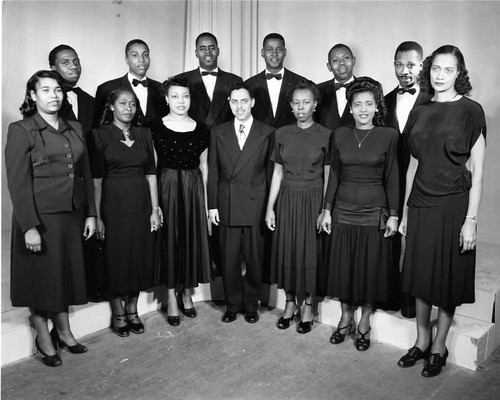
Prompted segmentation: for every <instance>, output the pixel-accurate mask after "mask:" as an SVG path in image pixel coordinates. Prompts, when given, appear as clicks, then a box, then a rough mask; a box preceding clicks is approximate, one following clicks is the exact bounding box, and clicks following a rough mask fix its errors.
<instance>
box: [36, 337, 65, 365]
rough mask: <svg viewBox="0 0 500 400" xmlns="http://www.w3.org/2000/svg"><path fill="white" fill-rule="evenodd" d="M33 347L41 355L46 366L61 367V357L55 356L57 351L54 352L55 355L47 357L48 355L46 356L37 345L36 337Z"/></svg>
mask: <svg viewBox="0 0 500 400" xmlns="http://www.w3.org/2000/svg"><path fill="white" fill-rule="evenodd" d="M35 346H36V349H37V350H38V352H39V353H40V354H41V355H42V361H43V363H44V364H45V365H46V366H48V367H59V366H60V365H62V361H61V357H59V354H57V351H56V354H54V355H53V356H49V355H48V354H46V353H45V352H44V351H43V350H42V348H41V347H40V345H39V344H38V335H37V336H36V338H35Z"/></svg>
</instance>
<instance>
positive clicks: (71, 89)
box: [66, 86, 82, 94]
mask: <svg viewBox="0 0 500 400" xmlns="http://www.w3.org/2000/svg"><path fill="white" fill-rule="evenodd" d="M81 91H82V89H80V88H79V87H69V86H68V87H66V93H68V92H73V93H74V94H78V93H81Z"/></svg>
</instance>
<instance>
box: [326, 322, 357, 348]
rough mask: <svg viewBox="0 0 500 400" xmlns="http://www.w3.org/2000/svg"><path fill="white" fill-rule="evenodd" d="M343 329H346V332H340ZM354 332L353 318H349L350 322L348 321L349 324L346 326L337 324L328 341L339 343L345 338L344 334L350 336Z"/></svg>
mask: <svg viewBox="0 0 500 400" xmlns="http://www.w3.org/2000/svg"><path fill="white" fill-rule="evenodd" d="M344 329H347V333H342V332H341V331H343V330H344ZM354 332H356V324H355V323H354V318H351V322H349V325H346V326H340V322H339V326H337V329H336V330H335V332H333V333H332V336H330V343H331V344H340V343H342V342H343V341H344V340H345V337H346V336H352V335H353V334H354Z"/></svg>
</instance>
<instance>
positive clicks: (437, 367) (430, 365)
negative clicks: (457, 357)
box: [422, 347, 449, 378]
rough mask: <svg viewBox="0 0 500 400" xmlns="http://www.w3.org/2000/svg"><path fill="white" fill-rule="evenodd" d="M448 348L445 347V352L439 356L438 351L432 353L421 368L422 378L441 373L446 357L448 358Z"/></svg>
mask: <svg viewBox="0 0 500 400" xmlns="http://www.w3.org/2000/svg"><path fill="white" fill-rule="evenodd" d="M448 354H449V353H448V349H447V348H446V347H445V352H444V354H443V355H442V356H441V354H439V353H432V354H431V355H430V356H429V358H428V359H427V362H426V363H425V365H424V369H423V370H422V376H423V377H424V378H433V377H435V376H438V375H439V374H440V373H441V370H442V369H443V367H444V366H445V365H446V359H447V358H448Z"/></svg>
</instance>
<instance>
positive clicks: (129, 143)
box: [91, 89, 161, 337]
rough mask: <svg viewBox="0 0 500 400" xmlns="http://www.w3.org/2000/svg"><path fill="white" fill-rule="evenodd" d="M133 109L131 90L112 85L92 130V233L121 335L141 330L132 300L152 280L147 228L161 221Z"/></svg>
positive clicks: (147, 151)
mask: <svg viewBox="0 0 500 400" xmlns="http://www.w3.org/2000/svg"><path fill="white" fill-rule="evenodd" d="M136 110H137V99H136V97H135V94H134V93H133V92H132V91H130V90H128V89H117V90H115V91H113V92H112V93H111V94H110V95H109V99H108V102H107V104H106V108H105V111H104V114H103V117H102V120H101V125H102V126H101V127H100V128H98V129H94V131H93V132H92V134H93V141H94V148H93V151H92V154H91V159H92V173H93V176H94V189H95V202H96V207H97V237H98V239H101V240H103V241H104V254H105V256H104V257H105V275H106V276H105V282H106V283H105V289H106V291H107V296H108V297H109V298H110V299H111V307H112V311H113V321H112V329H113V330H114V332H115V333H116V334H117V335H118V336H122V337H124V336H128V335H129V332H133V333H136V334H141V333H143V332H144V324H143V323H142V321H141V319H140V318H139V315H138V312H137V301H138V299H139V292H140V291H141V290H145V289H149V288H150V287H152V286H153V283H154V282H153V281H154V256H155V235H154V233H153V232H154V231H156V230H158V229H159V228H160V224H161V211H160V208H159V206H158V188H157V179H156V167H155V160H154V148H153V140H152V138H151V132H150V131H149V129H148V128H141V127H137V126H135V125H134V123H133V121H134V117H135V114H136ZM124 303H125V304H124Z"/></svg>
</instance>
